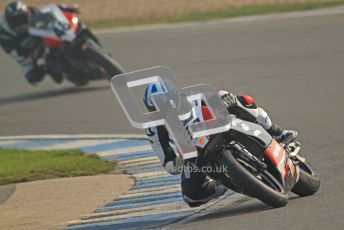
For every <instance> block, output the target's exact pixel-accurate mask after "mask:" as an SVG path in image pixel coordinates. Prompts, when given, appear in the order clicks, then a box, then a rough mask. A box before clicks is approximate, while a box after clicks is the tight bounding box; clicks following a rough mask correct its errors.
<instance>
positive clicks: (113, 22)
mask: <svg viewBox="0 0 344 230" xmlns="http://www.w3.org/2000/svg"><path fill="white" fill-rule="evenodd" d="M342 4H344V0H330V1H326V2H307V3H284V4H267V5H258V6H245V7H237V8H230V9H224V10H220V11H209V12H200V13H192V14H186V15H175V16H168V17H147V18H135V17H133V18H125V19H116V18H113V19H106V20H97V21H88V22H86V24H87V25H88V26H89V27H91V28H95V29H99V28H109V27H121V26H133V25H146V24H155V23H173V22H188V21H203V20H210V19H216V18H229V17H238V16H245V15H257V14H267V13H278V12H288V11H296V10H309V9H317V8H323V7H330V6H338V5H342Z"/></svg>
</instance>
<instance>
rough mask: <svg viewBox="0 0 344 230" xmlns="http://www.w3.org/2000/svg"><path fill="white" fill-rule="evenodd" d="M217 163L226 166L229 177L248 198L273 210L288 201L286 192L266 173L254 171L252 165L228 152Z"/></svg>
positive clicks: (264, 171) (225, 151)
mask: <svg viewBox="0 0 344 230" xmlns="http://www.w3.org/2000/svg"><path fill="white" fill-rule="evenodd" d="M219 163H220V165H222V164H223V165H225V166H227V169H228V170H229V172H228V174H229V177H230V178H231V179H232V181H233V182H234V183H235V184H236V185H237V186H238V187H240V188H241V189H243V190H244V192H245V193H246V194H248V195H249V196H252V197H255V198H257V199H259V200H260V201H262V202H264V203H265V204H267V205H269V206H271V207H274V208H278V207H283V206H285V205H287V203H288V201H289V196H288V194H287V192H286V191H285V190H284V187H283V185H282V184H281V183H280V182H279V181H278V180H277V179H276V178H274V177H273V176H272V175H271V174H270V173H269V172H268V171H266V170H263V171H259V170H256V168H255V167H254V166H253V165H251V164H250V163H249V162H245V160H243V159H241V158H239V157H237V156H236V155H235V154H233V153H232V151H230V150H224V152H223V154H222V156H221V157H220V158H219ZM224 185H225V184H224ZM225 186H226V185H225Z"/></svg>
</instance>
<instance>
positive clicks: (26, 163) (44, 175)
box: [0, 148, 116, 185]
mask: <svg viewBox="0 0 344 230" xmlns="http://www.w3.org/2000/svg"><path fill="white" fill-rule="evenodd" d="M115 168H116V162H112V161H111V162H110V161H106V160H102V159H100V158H99V157H98V156H96V155H94V154H93V155H85V154H83V153H82V152H81V151H79V150H63V151H58V150H56V151H29V150H16V149H2V148H0V185H5V184H11V183H18V182H26V181H35V180H44V179H52V178H58V177H74V176H89V175H96V174H102V173H109V172H111V171H114V169H115Z"/></svg>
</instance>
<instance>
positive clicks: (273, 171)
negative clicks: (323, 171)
mask: <svg viewBox="0 0 344 230" xmlns="http://www.w3.org/2000/svg"><path fill="white" fill-rule="evenodd" d="M202 114H203V118H204V120H210V119H211V114H210V112H209V110H208V108H207V107H206V106H202ZM232 119H233V120H232V122H231V128H230V129H229V131H227V132H225V133H219V134H215V135H211V136H210V137H200V138H201V139H200V140H198V139H197V138H196V139H195V140H194V143H195V145H196V147H197V149H198V157H197V158H196V160H195V159H194V160H191V161H192V162H191V164H193V165H194V166H197V167H198V168H201V167H204V166H205V167H211V168H213V169H214V170H209V171H208V170H207V174H208V176H209V177H210V178H212V179H213V180H215V181H217V182H219V183H221V184H223V185H224V186H226V187H228V188H230V189H231V190H233V191H236V192H240V193H243V194H245V195H248V196H251V197H254V198H257V199H259V200H260V201H262V202H264V203H265V204H267V205H269V206H272V207H275V208H277V207H282V206H285V205H286V204H287V203H288V199H289V197H288V192H289V191H292V192H293V193H295V194H297V195H299V196H309V195H312V194H314V193H316V192H317V191H318V189H319V187H320V180H319V175H318V173H317V171H316V170H315V169H314V167H313V166H312V165H311V164H310V163H309V161H307V160H306V159H305V158H304V157H303V156H302V155H301V153H300V150H301V144H300V143H299V142H297V141H293V142H291V143H289V144H286V145H283V144H281V143H278V142H277V141H276V140H275V139H274V138H273V137H272V136H271V135H270V134H269V133H268V132H267V131H266V130H265V129H264V128H263V127H262V126H261V125H259V124H256V123H252V122H248V121H244V120H241V119H239V118H236V117H235V116H233V118H232ZM205 138H206V140H205ZM197 143H202V144H197ZM216 169H225V170H222V171H221V172H219V170H216Z"/></svg>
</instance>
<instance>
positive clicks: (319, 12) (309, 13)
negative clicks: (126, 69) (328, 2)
mask: <svg viewBox="0 0 344 230" xmlns="http://www.w3.org/2000/svg"><path fill="white" fill-rule="evenodd" d="M336 14H344V7H343V6H336V7H327V8H323V9H313V10H305V11H294V12H285V13H271V14H264V15H253V16H242V17H236V18H225V19H212V20H207V21H196V22H180V23H169V24H155V25H144V26H130V27H121V28H114V29H103V30H98V31H96V33H97V34H115V33H123V32H124V33H125V32H140V31H153V30H168V29H175V28H176V29H178V28H186V27H195V26H203V25H216V24H229V23H241V22H257V21H272V20H278V19H293V18H307V17H316V16H325V15H336Z"/></svg>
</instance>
